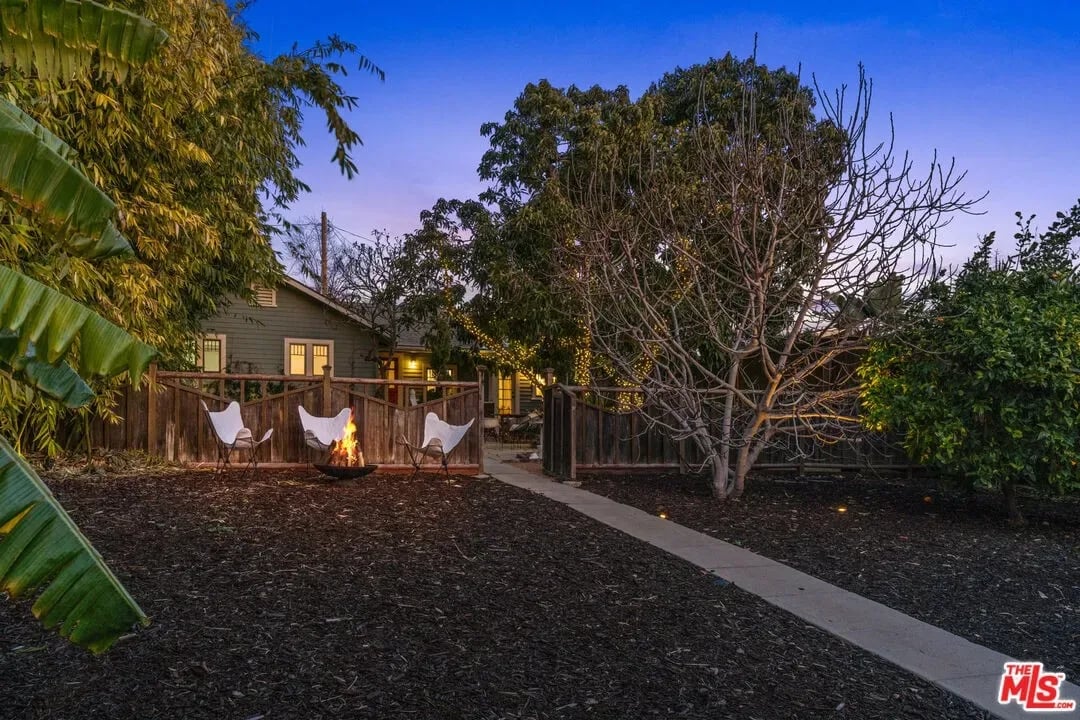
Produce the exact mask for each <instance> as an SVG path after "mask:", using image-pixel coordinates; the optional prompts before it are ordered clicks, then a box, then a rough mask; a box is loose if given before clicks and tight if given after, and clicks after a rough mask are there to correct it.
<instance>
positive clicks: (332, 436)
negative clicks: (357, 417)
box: [296, 405, 352, 452]
mask: <svg viewBox="0 0 1080 720" xmlns="http://www.w3.org/2000/svg"><path fill="white" fill-rule="evenodd" d="M296 409H297V410H299V411H300V426H301V427H303V428H304V442H305V443H306V444H307V445H308V447H311V448H315V449H316V450H321V451H322V452H327V451H329V450H330V448H331V447H333V445H334V443H336V442H341V438H343V437H345V426H347V425H348V424H349V418H350V417H351V416H352V410H351V409H350V408H345V409H344V410H342V411H341V412H339V413H338V414H337V415H335V416H334V417H320V416H318V415H312V414H311V413H309V412H308V411H307V410H305V409H304V406H303V405H300V406H298V407H297V408H296Z"/></svg>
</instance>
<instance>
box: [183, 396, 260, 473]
mask: <svg viewBox="0 0 1080 720" xmlns="http://www.w3.org/2000/svg"><path fill="white" fill-rule="evenodd" d="M199 402H200V403H202V407H203V412H205V413H206V419H207V421H208V422H209V423H210V432H211V434H212V435H213V436H214V439H215V440H217V450H218V458H217V462H216V463H215V465H214V472H215V473H216V474H221V473H223V472H225V471H226V470H228V469H229V468H230V467H231V463H230V456H231V455H232V452H233V450H239V451H240V452H241V457H242V456H243V451H244V450H247V465H245V466H244V473H243V474H244V476H246V475H247V474H248V473H249V472H251V471H253V470H256V471H257V470H258V469H259V446H260V445H262V444H263V443H264V442H266V441H267V440H269V439H270V437H271V436H272V435H273V434H274V428H270V429H269V430H267V431H266V432H265V433H264V434H263V436H262V437H261V438H260V439H259V440H258V441H256V440H255V436H254V435H253V434H252V432H251V429H250V428H247V427H244V420H243V417H242V416H241V415H240V403H238V402H237V401H235V400H233V401H232V402H231V403H229V404H228V405H227V406H226V407H225V409H224V410H217V411H214V410H211V409H210V408H209V407H208V406H207V404H206V401H205V400H200V401H199Z"/></svg>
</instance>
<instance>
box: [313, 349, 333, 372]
mask: <svg viewBox="0 0 1080 720" xmlns="http://www.w3.org/2000/svg"><path fill="white" fill-rule="evenodd" d="M311 357H312V359H313V360H314V363H313V364H312V367H311V371H312V373H313V374H317V373H321V372H322V369H323V367H324V366H326V365H329V364H330V346H329V345H312V346H311Z"/></svg>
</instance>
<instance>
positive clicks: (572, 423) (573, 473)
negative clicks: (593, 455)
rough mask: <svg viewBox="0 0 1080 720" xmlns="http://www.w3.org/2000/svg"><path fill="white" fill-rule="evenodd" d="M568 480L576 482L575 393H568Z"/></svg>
mask: <svg viewBox="0 0 1080 720" xmlns="http://www.w3.org/2000/svg"><path fill="white" fill-rule="evenodd" d="M570 479H571V480H577V392H576V391H571V393H570Z"/></svg>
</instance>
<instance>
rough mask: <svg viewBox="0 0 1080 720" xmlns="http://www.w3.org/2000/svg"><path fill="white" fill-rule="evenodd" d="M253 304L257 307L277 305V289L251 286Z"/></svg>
mask: <svg viewBox="0 0 1080 720" xmlns="http://www.w3.org/2000/svg"><path fill="white" fill-rule="evenodd" d="M251 289H252V290H254V291H255V304H256V305H258V306H259V307H277V290H275V289H274V288H264V287H253V288H251Z"/></svg>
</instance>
